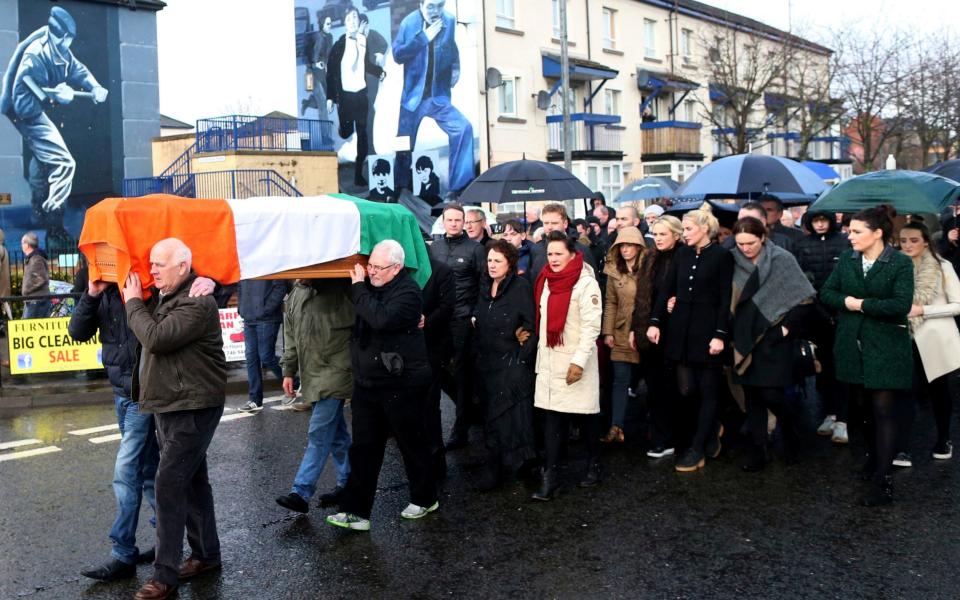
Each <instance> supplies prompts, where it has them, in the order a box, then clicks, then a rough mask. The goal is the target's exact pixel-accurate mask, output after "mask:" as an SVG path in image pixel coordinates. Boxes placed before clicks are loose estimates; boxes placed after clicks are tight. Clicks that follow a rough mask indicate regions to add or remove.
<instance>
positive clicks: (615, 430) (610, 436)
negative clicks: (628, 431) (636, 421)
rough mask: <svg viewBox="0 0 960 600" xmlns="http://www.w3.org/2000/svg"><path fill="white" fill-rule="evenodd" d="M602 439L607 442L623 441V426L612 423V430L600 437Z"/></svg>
mask: <svg viewBox="0 0 960 600" xmlns="http://www.w3.org/2000/svg"><path fill="white" fill-rule="evenodd" d="M600 441H601V442H603V443H605V444H610V443H613V442H623V428H622V427H620V426H619V425H611V426H610V431H608V432H607V435H605V436H603V437H602V438H600Z"/></svg>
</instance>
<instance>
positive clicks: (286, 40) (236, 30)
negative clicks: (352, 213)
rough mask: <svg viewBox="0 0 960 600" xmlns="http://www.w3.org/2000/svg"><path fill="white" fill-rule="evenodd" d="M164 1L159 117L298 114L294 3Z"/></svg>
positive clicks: (873, 7)
mask: <svg viewBox="0 0 960 600" xmlns="http://www.w3.org/2000/svg"><path fill="white" fill-rule="evenodd" d="M166 1H167V7H166V8H165V9H163V10H162V11H160V13H159V14H158V16H157V29H158V39H159V62H160V112H161V113H163V114H165V115H167V116H170V117H173V118H175V119H180V120H181V121H186V122H188V123H193V122H194V121H195V120H196V119H198V118H202V117H212V116H219V115H226V114H241V113H243V114H251V113H252V114H264V113H268V112H270V111H273V110H280V111H283V112H287V113H290V114H295V112H296V110H297V106H296V85H297V81H296V71H295V67H294V60H293V56H294V36H293V5H294V0H166ZM461 1H464V0H461ZM474 1H476V2H478V3H479V1H480V0H474ZM488 1H492V0H488ZM519 1H524V0H519ZM570 1H571V2H579V1H582V0H570ZM704 1H706V3H708V4H711V5H713V6H717V7H720V8H724V9H727V10H730V11H732V12H736V13H739V14H741V15H745V16H748V17H751V18H754V19H757V20H759V21H762V22H764V23H767V24H768V25H772V26H774V27H777V28H780V29H784V30H788V29H789V30H791V31H793V32H794V33H797V34H799V35H803V36H804V37H807V38H809V39H810V40H812V41H815V42H828V41H829V37H830V36H829V32H830V31H831V30H840V29H844V28H845V27H862V28H872V27H877V28H880V29H881V30H885V29H895V28H901V29H905V30H913V31H916V32H918V33H931V34H932V33H936V32H937V31H939V30H941V29H942V28H943V27H945V24H949V25H953V26H954V28H956V27H957V24H960V2H958V1H957V0H704ZM826 45H828V46H829V43H826Z"/></svg>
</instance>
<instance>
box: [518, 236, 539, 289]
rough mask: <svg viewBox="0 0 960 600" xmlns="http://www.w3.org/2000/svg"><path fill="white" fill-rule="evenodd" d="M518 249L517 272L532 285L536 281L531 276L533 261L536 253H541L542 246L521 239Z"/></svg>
mask: <svg viewBox="0 0 960 600" xmlns="http://www.w3.org/2000/svg"><path fill="white" fill-rule="evenodd" d="M519 250H520V258H519V259H518V260H517V272H518V273H519V274H520V276H521V277H523V278H524V279H526V280H527V281H529V282H530V285H531V286H532V285H533V284H534V283H535V282H536V280H535V279H534V278H533V263H534V261H535V260H536V257H537V256H538V255H540V254H543V252H544V250H543V246H541V245H540V244H534V243H533V242H531V241H530V240H523V243H522V244H521V245H520V249H519Z"/></svg>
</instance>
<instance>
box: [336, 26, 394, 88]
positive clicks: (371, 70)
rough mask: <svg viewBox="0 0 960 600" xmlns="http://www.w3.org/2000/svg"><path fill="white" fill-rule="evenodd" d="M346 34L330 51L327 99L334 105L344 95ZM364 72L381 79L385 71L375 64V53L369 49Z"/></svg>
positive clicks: (365, 57) (364, 63)
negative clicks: (343, 69)
mask: <svg viewBox="0 0 960 600" xmlns="http://www.w3.org/2000/svg"><path fill="white" fill-rule="evenodd" d="M346 39H347V36H346V34H344V35H341V36H340V39H339V40H337V41H336V43H334V44H333V48H331V49H330V56H329V57H328V59H327V99H329V100H332V101H333V103H334V104H339V103H340V96H341V95H342V94H343V83H342V82H341V81H340V61H341V60H343V53H344V50H345V49H346V46H347V42H346ZM363 70H364V73H366V74H367V75H373V76H374V77H380V74H381V73H383V69H381V68H380V67H379V66H377V63H375V62H373V53H372V52H371V51H370V49H369V48H367V50H366V52H364V57H363Z"/></svg>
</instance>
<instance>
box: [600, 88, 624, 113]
mask: <svg viewBox="0 0 960 600" xmlns="http://www.w3.org/2000/svg"><path fill="white" fill-rule="evenodd" d="M611 105H612V110H611ZM603 112H604V114H607V115H614V116H618V117H619V116H620V90H614V89H610V88H604V90H603Z"/></svg>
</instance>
